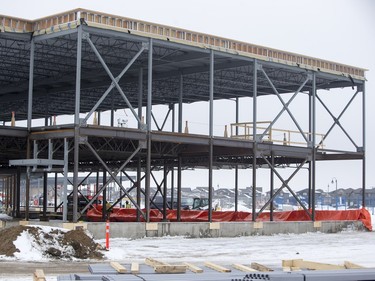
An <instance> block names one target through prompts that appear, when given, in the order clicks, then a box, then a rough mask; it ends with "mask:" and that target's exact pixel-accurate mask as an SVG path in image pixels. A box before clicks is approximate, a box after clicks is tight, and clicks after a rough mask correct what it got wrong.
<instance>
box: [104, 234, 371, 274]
mask: <svg viewBox="0 0 375 281" xmlns="http://www.w3.org/2000/svg"><path fill="white" fill-rule="evenodd" d="M374 240H375V232H357V231H345V232H341V233H335V234H324V233H306V234H278V235H273V236H247V237H236V238H199V239H191V238H183V237H162V238H144V239H138V240H129V239H111V240H110V250H109V251H108V252H106V253H105V256H106V257H107V258H108V259H109V260H117V261H120V262H121V261H122V262H129V261H139V262H141V261H144V259H145V258H146V257H153V258H156V259H162V260H163V261H166V262H173V263H177V262H182V261H188V262H194V263H203V262H205V261H212V262H217V263H221V264H232V263H246V264H250V263H251V262H260V263H264V264H266V265H268V266H270V267H275V268H280V267H281V260H282V259H296V258H298V259H306V260H313V261H320V262H327V263H334V264H340V263H344V261H346V260H349V261H352V262H354V263H358V264H361V265H363V266H367V267H375V261H374V260H373V253H374V252H375V243H374ZM98 242H99V243H101V244H104V240H99V241H98Z"/></svg>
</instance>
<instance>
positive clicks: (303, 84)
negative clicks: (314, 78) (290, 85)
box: [260, 77, 311, 139]
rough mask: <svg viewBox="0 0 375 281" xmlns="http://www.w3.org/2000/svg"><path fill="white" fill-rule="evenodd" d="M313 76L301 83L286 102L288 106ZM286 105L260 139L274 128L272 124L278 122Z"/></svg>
mask: <svg viewBox="0 0 375 281" xmlns="http://www.w3.org/2000/svg"><path fill="white" fill-rule="evenodd" d="M310 79H311V78H310V77H307V78H306V80H305V81H304V82H303V83H302V84H301V86H300V87H299V88H298V89H297V91H295V92H294V95H293V96H292V97H291V98H290V99H289V101H288V102H287V103H286V104H285V105H286V107H288V106H289V105H290V104H291V103H292V101H293V100H294V98H295V97H296V96H297V94H298V93H300V92H301V90H302V89H303V87H305V85H306V83H307V82H308V81H309V80H310ZM286 107H285V106H284V107H283V108H282V109H281V110H280V112H279V114H277V116H276V117H275V118H274V119H273V121H272V122H271V123H270V124H269V125H268V127H267V128H266V129H265V130H264V132H263V134H262V135H261V136H260V139H263V137H264V136H265V135H266V134H267V133H268V132H269V130H270V129H271V128H272V126H273V125H274V124H275V123H276V121H277V120H278V119H279V118H280V116H281V115H282V114H283V113H284V111H285V110H286Z"/></svg>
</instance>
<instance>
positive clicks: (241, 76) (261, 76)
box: [0, 9, 365, 222]
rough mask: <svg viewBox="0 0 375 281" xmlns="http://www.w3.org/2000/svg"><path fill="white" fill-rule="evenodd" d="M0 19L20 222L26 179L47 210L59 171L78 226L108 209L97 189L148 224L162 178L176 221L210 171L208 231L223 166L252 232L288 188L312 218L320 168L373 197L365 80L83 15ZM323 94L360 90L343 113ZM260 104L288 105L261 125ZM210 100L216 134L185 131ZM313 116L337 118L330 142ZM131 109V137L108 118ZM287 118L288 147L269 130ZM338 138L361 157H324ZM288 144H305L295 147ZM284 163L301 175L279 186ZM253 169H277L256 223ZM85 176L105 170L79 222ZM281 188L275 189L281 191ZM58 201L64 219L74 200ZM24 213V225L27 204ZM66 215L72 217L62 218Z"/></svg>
mask: <svg viewBox="0 0 375 281" xmlns="http://www.w3.org/2000/svg"><path fill="white" fill-rule="evenodd" d="M0 19H1V22H0V24H1V33H0V52H1V58H0V60H1V64H0V97H1V98H0V120H1V121H2V125H0V139H1V142H0V154H1V158H0V165H1V166H0V171H1V177H2V181H3V191H4V193H6V197H7V204H9V205H11V206H12V207H13V215H14V216H20V215H21V210H23V206H21V203H20V202H21V201H22V198H21V192H20V190H21V178H22V177H23V176H25V178H26V181H25V185H26V195H25V196H26V198H29V196H30V194H29V190H30V176H31V175H32V173H35V172H39V173H44V178H45V180H44V182H45V184H44V198H47V192H46V190H47V187H46V185H47V184H46V182H47V177H48V175H49V174H51V173H60V172H63V174H64V175H65V188H66V186H67V180H68V179H67V176H68V172H69V173H72V174H73V181H72V184H73V192H72V197H73V213H72V220H73V222H76V221H77V220H78V219H79V217H80V216H81V215H82V214H83V213H84V212H85V211H86V209H87V208H88V207H89V206H90V205H91V204H93V203H94V202H95V200H96V199H97V198H98V196H99V195H100V194H103V197H104V200H105V194H106V193H105V192H103V191H105V190H106V188H109V185H110V184H111V183H116V184H117V185H118V186H119V188H120V189H121V190H122V194H123V196H128V198H129V200H131V202H132V204H133V205H134V206H135V207H136V209H137V212H138V219H139V220H144V221H149V211H150V200H152V199H153V198H154V197H155V195H156V194H150V186H151V185H152V181H153V180H155V178H154V175H153V173H154V172H155V171H163V180H162V181H161V182H159V183H157V182H156V180H155V182H156V185H157V194H159V195H161V196H164V198H165V200H164V211H165V210H166V209H167V202H166V201H167V200H166V194H167V191H168V190H175V193H174V196H175V197H176V198H177V205H178V207H177V217H178V218H179V216H180V214H179V210H180V208H179V207H180V206H181V183H182V170H183V169H187V168H191V169H194V168H202V167H203V168H205V169H207V171H208V178H207V183H208V187H209V188H208V195H209V202H210V204H209V216H208V219H209V221H211V218H212V207H213V206H212V201H213V187H212V186H213V179H212V178H213V169H216V168H222V169H225V168H227V169H234V171H235V179H234V185H235V190H236V192H235V196H236V197H235V202H236V204H235V206H236V210H237V203H238V196H237V195H238V169H246V168H247V169H250V170H251V173H252V182H251V183H250V184H249V185H251V186H252V187H253V188H252V202H253V204H252V213H253V220H254V221H255V220H256V218H257V214H259V212H263V211H264V210H265V209H266V208H267V207H270V206H271V214H272V210H273V207H272V205H273V201H274V199H275V197H276V196H278V194H279V193H280V192H281V191H282V190H283V189H287V190H288V191H289V192H290V193H291V194H292V195H293V196H294V197H295V198H296V200H297V201H298V202H299V204H300V205H301V207H302V208H303V209H305V211H306V213H308V215H309V216H310V218H311V220H314V216H315V203H316V202H315V196H314V195H315V186H316V185H315V183H316V163H317V162H318V161H329V160H358V161H360V163H361V165H362V183H361V185H362V187H363V190H364V189H365V70H364V69H361V68H357V67H352V66H348V65H343V64H339V63H334V62H330V61H326V60H321V59H317V58H312V57H307V56H303V55H298V54H294V53H289V52H284V51H280V50H276V49H272V48H266V47H262V46H257V45H252V44H248V43H244V42H239V41H235V40H230V39H226V38H221V37H217V36H212V35H208V34H202V33H197V32H192V31H189V30H183V29H178V28H173V27H170V26H163V25H160V24H154V23H150V22H144V21H139V20H134V19H130V18H124V17H119V16H114V15H108V14H103V13H100V12H94V11H89V10H84V9H77V10H73V11H68V12H65V13H61V14H57V15H53V16H49V17H46V18H42V19H38V20H34V21H30V20H24V19H19V18H14V17H9V16H0ZM329 89H337V90H338V91H339V90H345V89H350V90H351V91H352V94H351V98H350V100H349V102H348V103H347V104H346V106H345V107H344V109H343V110H342V112H341V113H340V114H339V115H336V114H334V113H333V111H332V109H331V108H329V106H328V105H327V104H325V102H324V100H323V99H322V98H321V97H320V95H319V91H321V90H329ZM284 94H288V95H284ZM264 96H268V97H273V99H274V100H275V103H278V102H280V103H281V105H282V109H281V110H280V112H276V113H275V116H274V118H273V120H271V121H269V122H261V121H263V120H258V116H259V113H258V103H259V100H261V99H262V98H263V97H264ZM285 96H287V97H289V99H288V100H286V99H285V98H283V97H285ZM301 96H303V97H304V101H305V102H304V103H305V106H306V108H308V110H307V111H306V116H307V119H308V122H307V126H305V127H304V126H302V125H300V121H299V120H297V118H296V117H295V116H294V114H293V110H292V109H291V104H293V100H294V99H295V98H296V97H301ZM242 98H248V99H250V100H251V101H252V108H250V111H252V120H251V121H249V122H239V104H240V102H241V100H242ZM355 99H360V100H361V111H362V112H361V114H362V124H361V125H362V128H361V132H362V133H361V134H360V135H361V136H360V137H359V139H360V140H359V142H360V143H359V144H358V141H357V140H356V139H355V138H353V137H352V135H351V134H350V133H349V132H348V131H347V130H346V128H345V127H344V126H343V124H342V123H341V122H340V118H341V117H342V116H343V115H344V113H345V112H346V110H347V109H348V108H349V107H350V106H351V104H352V102H353V100H355ZM216 100H232V101H234V102H235V104H236V114H235V116H233V122H232V124H231V128H230V130H229V128H225V132H224V136H223V135H221V136H217V135H214V126H215V120H214V104H215V103H214V101H216ZM202 101H203V102H207V104H208V112H207V114H208V116H209V117H208V123H209V129H208V133H207V134H192V133H189V132H188V126H186V125H185V121H186V120H183V108H184V105H186V104H187V103H194V102H202ZM299 102H300V101H299ZM160 105H164V106H166V107H167V108H168V110H167V114H166V115H165V118H164V120H163V122H162V124H159V123H160V122H159V123H158V121H157V119H156V118H155V112H156V109H154V108H155V106H160ZM318 105H319V106H320V107H319V108H323V111H325V113H328V114H329V115H330V116H331V117H332V125H331V126H330V127H329V129H328V131H327V132H325V133H324V134H322V135H318V134H317V131H316V118H317V116H318V114H319V112H318V109H317V108H318ZM124 108H126V109H127V110H128V111H130V112H131V118H132V119H133V120H135V122H136V124H137V125H136V126H134V128H125V127H118V126H115V125H114V111H115V110H117V109H124ZM105 111H110V112H111V113H112V114H111V120H110V124H109V125H104V124H103V122H102V120H101V113H102V112H105ZM143 112H145V114H144V115H145V118H143ZM65 115H68V116H69V115H70V116H74V122H73V124H56V122H55V120H56V116H58V117H59V116H65ZM282 115H287V116H289V117H290V120H291V121H292V124H293V127H294V128H296V130H295V131H291V130H284V131H282V132H281V134H282V135H283V138H281V139H277V138H276V137H274V134H273V132H274V130H275V128H274V124H275V123H276V121H277V120H279V118H280V116H282ZM37 119H39V121H40V119H42V120H44V121H43V122H44V126H36V125H35V124H36V123H37ZM166 127H168V128H169V129H166ZM334 128H340V130H341V131H342V132H343V133H344V135H345V137H346V138H347V139H348V140H349V142H350V143H351V144H352V147H353V149H345V150H338V149H335V148H329V147H326V146H325V145H323V141H324V140H325V139H326V138H327V137H328V136H329V135H330V134H331V132H332V130H333V129H334ZM228 131H229V132H228ZM279 133H280V132H279ZM291 134H294V135H297V136H298V141H294V140H293V139H292V138H291V137H290V135H291ZM290 164H293V166H292V167H294V171H293V173H292V174H291V175H290V176H289V177H288V178H283V176H282V175H281V173H280V172H279V171H278V168H279V167H281V166H285V165H290ZM257 168H267V169H269V170H270V179H269V186H270V194H271V195H272V196H271V198H270V199H269V200H268V201H267V202H266V203H265V204H264V205H263V206H261V209H260V211H258V213H257V209H256V204H255V202H256V196H257V194H256V186H257V170H258V169H257ZM302 168H307V169H308V177H307V180H306V186H308V187H309V206H305V205H304V204H303V203H302V202H301V200H300V199H299V198H298V196H296V194H295V192H294V191H293V187H292V186H291V185H290V184H289V182H290V181H291V179H292V178H293V177H294V176H295V175H296V174H297V173H298V172H300V170H301V169H302ZM129 171H132V172H134V171H136V172H137V173H136V174H137V177H136V180H133V179H131V177H130V176H129V173H128V172H129ZM82 172H88V173H89V174H90V173H97V174H99V172H100V173H101V175H102V178H103V182H102V183H98V184H97V186H98V187H99V186H101V188H98V189H97V190H96V195H95V196H93V197H92V198H90V199H88V201H89V203H88V205H87V207H86V208H84V209H83V210H78V209H77V201H78V196H79V190H80V185H81V183H80V182H79V174H81V173H82ZM120 174H121V175H122V176H125V177H129V179H131V181H132V186H131V187H130V188H127V187H124V186H123V184H122V182H121V181H120V180H119V175H120ZM275 180H277V181H278V182H280V183H281V186H274V183H275ZM168 183H170V184H169V185H170V186H168ZM132 190H136V191H137V192H136V194H137V195H136V196H133V197H132V196H131V195H130V194H129V192H130V191H132ZM64 196H67V192H66V191H65V193H64ZM363 196H364V192H363ZM55 197H56V196H55ZM118 199H119V200H121V198H118ZM142 200H143V202H144V204H145V206H144V208H143V206H142V207H141V203H140V202H141V201H142ZM46 201H47V200H44V202H43V215H44V217H45V216H46V209H47V202H46ZM63 201H64V206H65V210H67V208H66V202H67V200H63ZM25 202H26V206H24V208H25V217H26V219H28V218H29V200H25ZM364 202H365V200H364V197H363V203H364ZM115 203H116V202H115ZM104 213H105V210H104ZM164 214H165V212H164ZM66 216H67V213H66V212H65V213H64V220H66V219H67V217H66ZM271 219H272V215H271Z"/></svg>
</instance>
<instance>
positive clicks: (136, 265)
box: [130, 262, 139, 274]
mask: <svg viewBox="0 0 375 281" xmlns="http://www.w3.org/2000/svg"><path fill="white" fill-rule="evenodd" d="M130 272H131V273H133V274H138V273H139V263H137V262H132V264H131V266H130Z"/></svg>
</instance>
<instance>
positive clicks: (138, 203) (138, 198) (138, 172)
mask: <svg viewBox="0 0 375 281" xmlns="http://www.w3.org/2000/svg"><path fill="white" fill-rule="evenodd" d="M141 172H142V165H141V157H140V156H138V163H137V205H138V206H141V188H142V187H141V184H142V178H141ZM140 216H141V212H140V211H139V210H138V209H137V221H140Z"/></svg>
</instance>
